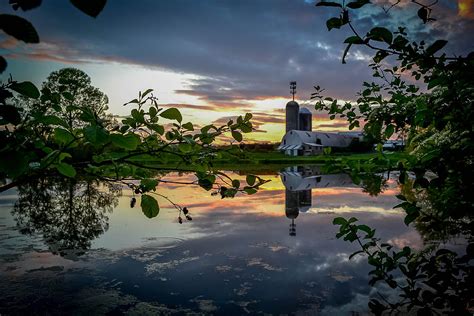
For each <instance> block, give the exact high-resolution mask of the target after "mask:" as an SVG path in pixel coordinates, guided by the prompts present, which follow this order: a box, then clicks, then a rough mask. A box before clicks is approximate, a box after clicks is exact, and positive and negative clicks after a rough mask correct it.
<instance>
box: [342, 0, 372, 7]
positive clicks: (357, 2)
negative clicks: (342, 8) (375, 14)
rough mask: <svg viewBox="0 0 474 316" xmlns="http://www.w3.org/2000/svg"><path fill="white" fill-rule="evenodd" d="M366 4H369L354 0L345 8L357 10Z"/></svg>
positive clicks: (367, 1) (364, 1)
mask: <svg viewBox="0 0 474 316" xmlns="http://www.w3.org/2000/svg"><path fill="white" fill-rule="evenodd" d="M368 3H370V0H356V1H353V2H349V3H348V4H347V5H346V7H348V8H351V9H359V8H361V7H363V6H364V5H366V4H368Z"/></svg>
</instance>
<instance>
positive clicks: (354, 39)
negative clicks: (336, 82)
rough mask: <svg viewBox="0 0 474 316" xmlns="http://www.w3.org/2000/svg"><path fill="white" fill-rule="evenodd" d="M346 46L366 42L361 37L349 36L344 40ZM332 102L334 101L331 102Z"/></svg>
mask: <svg viewBox="0 0 474 316" xmlns="http://www.w3.org/2000/svg"><path fill="white" fill-rule="evenodd" d="M344 43H346V44H364V40H363V39H362V38H360V37H359V36H349V37H348V38H346V39H345V40H344ZM331 101H332V100H331Z"/></svg>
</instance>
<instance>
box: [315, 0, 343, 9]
mask: <svg viewBox="0 0 474 316" xmlns="http://www.w3.org/2000/svg"><path fill="white" fill-rule="evenodd" d="M316 6H317V7H339V8H342V5H340V4H339V3H337V2H332V1H320V2H318V3H316Z"/></svg>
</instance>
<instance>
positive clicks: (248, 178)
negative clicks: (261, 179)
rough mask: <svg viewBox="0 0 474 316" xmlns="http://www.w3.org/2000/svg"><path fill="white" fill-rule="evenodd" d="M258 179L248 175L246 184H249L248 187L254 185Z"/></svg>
mask: <svg viewBox="0 0 474 316" xmlns="http://www.w3.org/2000/svg"><path fill="white" fill-rule="evenodd" d="M256 179H257V177H256V176H254V175H253V174H249V175H247V177H246V178H245V182H247V184H248V185H254V184H255V180H256Z"/></svg>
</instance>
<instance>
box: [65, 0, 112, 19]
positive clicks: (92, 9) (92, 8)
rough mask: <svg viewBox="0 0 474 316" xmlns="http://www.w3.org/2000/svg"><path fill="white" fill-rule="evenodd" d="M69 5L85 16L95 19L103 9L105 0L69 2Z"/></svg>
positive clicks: (74, 0) (76, 0)
mask: <svg viewBox="0 0 474 316" xmlns="http://www.w3.org/2000/svg"><path fill="white" fill-rule="evenodd" d="M70 1H71V3H72V4H73V5H74V6H75V7H76V8H78V9H79V10H81V11H82V12H84V13H85V14H87V15H89V16H91V17H93V18H95V17H97V16H98V15H99V13H100V12H101V11H102V9H104V7H105V4H106V3H107V0H70Z"/></svg>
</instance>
